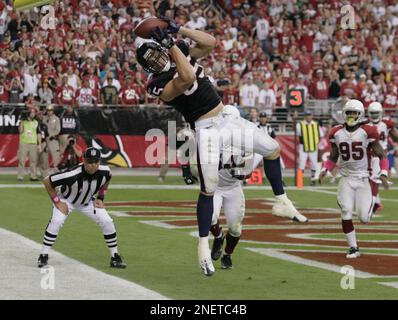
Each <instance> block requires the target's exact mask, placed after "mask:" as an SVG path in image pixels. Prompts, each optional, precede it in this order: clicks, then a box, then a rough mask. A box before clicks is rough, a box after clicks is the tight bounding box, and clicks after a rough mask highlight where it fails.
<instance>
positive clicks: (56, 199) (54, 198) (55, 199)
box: [52, 195, 61, 204]
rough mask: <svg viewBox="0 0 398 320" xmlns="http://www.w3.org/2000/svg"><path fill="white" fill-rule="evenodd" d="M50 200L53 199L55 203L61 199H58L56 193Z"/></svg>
mask: <svg viewBox="0 0 398 320" xmlns="http://www.w3.org/2000/svg"><path fill="white" fill-rule="evenodd" d="M52 201H53V202H54V203H55V204H57V203H58V202H60V201H61V200H60V199H59V197H58V195H56V196H54V197H53V198H52Z"/></svg>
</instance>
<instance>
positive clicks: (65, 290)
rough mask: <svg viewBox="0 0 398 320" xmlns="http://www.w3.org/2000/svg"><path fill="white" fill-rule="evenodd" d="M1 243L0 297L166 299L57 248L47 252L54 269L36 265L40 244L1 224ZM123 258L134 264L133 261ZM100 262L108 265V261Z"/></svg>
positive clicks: (1, 298) (29, 298)
mask: <svg viewBox="0 0 398 320" xmlns="http://www.w3.org/2000/svg"><path fill="white" fill-rule="evenodd" d="M0 243H1V244H2V245H1V247H0V270H1V272H0V300H4V299H7V300H8V299H10V300H16V299H24V300H25V299H27V300H31V299H34V300H36V299H40V300H42V299H51V300H53V299H62V300H65V299H66V300H70V299H73V300H80V299H84V300H86V299H88V300H91V299H95V300H97V299H99V300H113V299H117V300H152V299H162V300H163V299H167V298H166V297H164V296H162V295H161V294H159V293H157V292H155V291H152V290H149V289H146V288H144V287H142V286H140V285H138V284H136V283H134V282H130V281H127V280H124V279H121V278H118V277H115V276H112V275H109V274H106V273H104V272H102V271H98V270H96V269H94V268H92V267H89V266H88V265H85V264H83V263H81V262H79V261H77V260H74V259H71V258H68V257H66V256H64V255H63V254H61V253H58V252H56V251H51V252H50V260H49V263H50V265H51V266H52V267H53V269H39V268H38V267H37V266H36V261H37V258H38V256H39V254H40V249H41V245H40V244H38V243H37V242H34V241H32V240H30V239H28V238H25V237H23V236H21V235H19V234H16V233H14V232H11V231H8V230H5V229H1V228H0ZM126 262H127V263H130V264H134V261H126ZM103 263H104V264H106V265H108V263H109V261H108V260H106V261H104V262H103ZM50 270H53V271H54V289H51V288H48V285H51V281H46V280H48V279H49V278H48V276H49V275H50V274H51V273H50V272H49V271H50ZM120 272H121V273H122V272H123V270H120ZM42 284H44V285H45V286H44V287H45V288H46V285H47V289H42Z"/></svg>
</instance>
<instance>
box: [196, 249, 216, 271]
mask: <svg viewBox="0 0 398 320" xmlns="http://www.w3.org/2000/svg"><path fill="white" fill-rule="evenodd" d="M198 256H199V266H200V269H201V270H202V272H203V274H204V275H205V276H208V277H210V276H212V275H213V274H214V272H215V271H216V270H215V269H214V266H213V262H212V261H211V255H210V249H209V247H208V246H207V248H206V247H204V246H201V245H199V246H198Z"/></svg>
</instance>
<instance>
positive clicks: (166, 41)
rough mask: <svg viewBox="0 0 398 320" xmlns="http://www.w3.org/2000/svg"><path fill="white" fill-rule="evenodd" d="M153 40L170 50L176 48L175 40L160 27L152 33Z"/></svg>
mask: <svg viewBox="0 0 398 320" xmlns="http://www.w3.org/2000/svg"><path fill="white" fill-rule="evenodd" d="M151 38H152V39H153V40H155V41H156V42H157V43H159V44H160V45H161V46H162V47H165V48H166V49H170V48H171V47H172V46H174V41H173V38H172V37H170V36H169V35H168V33H167V32H166V31H164V30H162V29H160V28H159V27H156V29H155V30H153V31H152V32H151Z"/></svg>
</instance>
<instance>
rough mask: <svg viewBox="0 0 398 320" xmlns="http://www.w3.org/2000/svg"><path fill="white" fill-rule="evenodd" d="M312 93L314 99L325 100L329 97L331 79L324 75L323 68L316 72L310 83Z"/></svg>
mask: <svg viewBox="0 0 398 320" xmlns="http://www.w3.org/2000/svg"><path fill="white" fill-rule="evenodd" d="M310 95H311V96H312V98H313V99H317V100H325V99H328V98H329V79H327V78H325V77H324V76H323V70H322V69H318V70H316V72H315V78H314V79H313V80H312V82H311V85H310Z"/></svg>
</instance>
